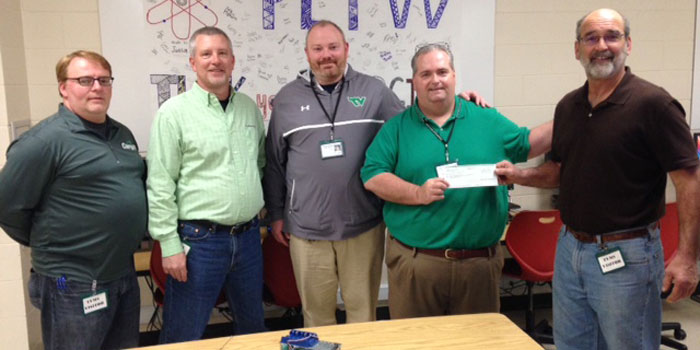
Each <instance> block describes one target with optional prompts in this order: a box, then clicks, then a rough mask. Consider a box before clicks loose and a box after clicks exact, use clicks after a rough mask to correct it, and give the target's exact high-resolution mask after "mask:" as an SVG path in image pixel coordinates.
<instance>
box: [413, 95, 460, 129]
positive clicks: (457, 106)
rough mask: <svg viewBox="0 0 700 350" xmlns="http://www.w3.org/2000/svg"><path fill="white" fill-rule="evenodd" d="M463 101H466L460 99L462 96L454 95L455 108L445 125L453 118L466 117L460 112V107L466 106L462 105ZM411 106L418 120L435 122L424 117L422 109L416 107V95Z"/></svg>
mask: <svg viewBox="0 0 700 350" xmlns="http://www.w3.org/2000/svg"><path fill="white" fill-rule="evenodd" d="M463 102H466V101H464V100H462V98H460V97H459V96H455V109H454V111H453V112H452V116H450V117H449V118H448V119H447V121H446V122H445V125H447V123H449V122H450V121H452V120H454V119H464V118H465V117H466V113H462V108H466V106H464V105H462V104H463ZM411 108H413V109H414V111H415V115H416V117H417V118H418V119H419V121H420V122H423V121H426V120H427V121H428V122H431V123H433V124H435V122H434V121H433V120H432V119H430V118H428V117H426V116H425V114H423V111H421V110H420V108H419V107H418V97H416V99H415V100H414V101H413V105H412V106H411Z"/></svg>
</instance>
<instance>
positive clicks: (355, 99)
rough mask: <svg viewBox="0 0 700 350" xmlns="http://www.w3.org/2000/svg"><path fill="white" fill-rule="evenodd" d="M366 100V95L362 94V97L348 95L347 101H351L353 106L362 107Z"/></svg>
mask: <svg viewBox="0 0 700 350" xmlns="http://www.w3.org/2000/svg"><path fill="white" fill-rule="evenodd" d="M366 100H367V97H366V96H362V97H359V96H357V97H349V96H348V101H350V103H352V105H353V106H355V107H362V106H364V105H365V101H366Z"/></svg>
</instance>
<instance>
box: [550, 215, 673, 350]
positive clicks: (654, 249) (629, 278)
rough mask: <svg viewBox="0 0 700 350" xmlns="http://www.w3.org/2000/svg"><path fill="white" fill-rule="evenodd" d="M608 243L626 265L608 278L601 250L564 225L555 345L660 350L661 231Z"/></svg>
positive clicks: (559, 248)
mask: <svg viewBox="0 0 700 350" xmlns="http://www.w3.org/2000/svg"><path fill="white" fill-rule="evenodd" d="M648 230H649V236H648V237H640V238H634V239H627V240H622V241H616V242H610V243H606V245H607V247H608V248H619V249H620V251H621V252H622V256H623V257H624V259H625V263H626V267H625V268H623V269H620V270H618V271H614V272H609V273H608V274H605V275H604V274H603V273H602V272H601V271H600V266H599V265H598V261H597V259H596V253H598V252H600V251H601V250H600V247H599V246H598V244H596V243H582V242H580V241H578V240H577V239H576V238H574V237H573V235H572V234H571V233H570V232H568V231H567V229H566V226H564V227H563V228H562V230H561V232H560V234H559V243H558V244H557V252H556V261H555V263H554V281H553V291H552V298H553V305H552V313H553V315H554V343H555V344H556V346H557V349H558V350H568V349H572V350H573V349H576V350H657V349H659V342H660V340H661V298H660V294H661V282H662V280H663V277H664V252H663V247H662V246H661V240H660V230H659V228H658V227H656V228H652V227H649V228H648Z"/></svg>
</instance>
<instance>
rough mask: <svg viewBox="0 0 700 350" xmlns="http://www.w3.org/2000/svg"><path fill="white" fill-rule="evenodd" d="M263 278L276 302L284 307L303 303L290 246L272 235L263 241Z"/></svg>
mask: <svg viewBox="0 0 700 350" xmlns="http://www.w3.org/2000/svg"><path fill="white" fill-rule="evenodd" d="M262 249H263V270H264V271H263V280H264V281H265V285H266V286H267V288H268V289H269V290H270V293H271V294H272V298H273V299H274V303H275V304H276V305H279V306H283V307H288V308H289V307H297V306H300V305H301V297H299V291H298V290H297V284H296V279H295V278H294V270H293V269H292V258H291V256H290V255H289V248H287V247H285V246H283V245H282V244H280V243H279V242H277V240H275V238H274V237H272V235H268V236H267V237H266V238H265V240H264V241H263V246H262Z"/></svg>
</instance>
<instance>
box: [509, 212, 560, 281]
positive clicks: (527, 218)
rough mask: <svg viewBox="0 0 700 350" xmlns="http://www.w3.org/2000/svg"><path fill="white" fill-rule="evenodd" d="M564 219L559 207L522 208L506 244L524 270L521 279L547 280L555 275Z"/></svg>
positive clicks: (511, 224)
mask: <svg viewBox="0 0 700 350" xmlns="http://www.w3.org/2000/svg"><path fill="white" fill-rule="evenodd" d="M561 226H562V222H561V218H560V217H559V211H558V210H541V211H522V212H520V213H518V214H517V215H515V217H514V218H513V220H512V221H511V222H510V225H508V230H507V232H506V246H507V247H508V251H509V252H510V254H511V255H512V256H513V258H514V259H515V260H516V261H517V262H518V264H519V265H520V267H521V269H522V274H521V276H519V278H521V279H523V280H526V281H532V282H547V281H551V280H552V276H553V275H554V254H555V251H556V247H557V239H558V237H559V231H560V230H561Z"/></svg>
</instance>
